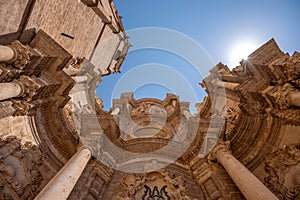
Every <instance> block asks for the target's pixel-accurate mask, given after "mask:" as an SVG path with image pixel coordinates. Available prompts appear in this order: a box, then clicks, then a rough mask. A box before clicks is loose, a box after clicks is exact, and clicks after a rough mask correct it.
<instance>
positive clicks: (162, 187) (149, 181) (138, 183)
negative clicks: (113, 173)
mask: <svg viewBox="0 0 300 200" xmlns="http://www.w3.org/2000/svg"><path fill="white" fill-rule="evenodd" d="M113 199H114V200H133V199H142V200H147V199H153V200H159V199H165V200H171V199H172V200H173V199H174V200H190V199H191V198H190V197H189V196H188V194H187V185H186V181H185V180H184V178H183V176H181V175H175V174H172V175H171V174H169V172H167V171H166V170H161V171H158V172H150V173H147V174H140V175H137V174H128V175H126V176H124V177H123V178H122V181H121V183H120V192H119V193H118V194H117V195H116V196H114V197H113Z"/></svg>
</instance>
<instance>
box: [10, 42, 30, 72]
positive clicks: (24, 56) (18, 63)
mask: <svg viewBox="0 0 300 200" xmlns="http://www.w3.org/2000/svg"><path fill="white" fill-rule="evenodd" d="M9 47H11V48H12V49H13V50H14V51H15V58H14V59H13V60H12V61H11V62H9V63H11V64H12V66H13V67H15V68H17V69H23V68H25V67H26V65H27V64H28V63H29V62H30V57H31V56H33V53H32V52H31V50H30V49H29V47H27V46H25V45H23V44H22V43H21V42H19V41H15V42H13V43H12V44H11V45H9Z"/></svg>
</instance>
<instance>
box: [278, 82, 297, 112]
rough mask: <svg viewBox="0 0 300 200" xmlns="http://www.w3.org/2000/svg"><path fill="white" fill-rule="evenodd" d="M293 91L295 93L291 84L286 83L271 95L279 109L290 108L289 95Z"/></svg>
mask: <svg viewBox="0 0 300 200" xmlns="http://www.w3.org/2000/svg"><path fill="white" fill-rule="evenodd" d="M293 91H295V88H294V87H293V86H292V85H291V84H289V83H286V84H285V85H283V86H282V87H280V88H279V90H277V91H276V92H275V93H274V94H273V96H274V98H275V102H276V104H277V105H278V107H279V109H283V110H284V109H287V108H289V107H290V106H291V105H290V100H289V95H290V93H291V92H293Z"/></svg>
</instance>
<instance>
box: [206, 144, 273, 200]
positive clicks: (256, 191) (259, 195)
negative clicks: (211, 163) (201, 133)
mask: <svg viewBox="0 0 300 200" xmlns="http://www.w3.org/2000/svg"><path fill="white" fill-rule="evenodd" d="M229 148H230V143H229V141H227V142H218V144H217V145H216V146H215V147H214V149H213V150H212V152H211V154H210V155H209V159H211V160H216V161H218V162H219V163H220V164H221V165H222V166H223V167H224V168H225V170H226V171H227V173H228V174H229V175H230V177H231V178H232V180H233V181H234V183H235V184H236V185H237V187H238V188H239V189H240V191H241V192H242V193H243V195H244V196H245V197H246V199H247V200H276V199H278V198H277V197H276V196H275V195H274V194H273V193H272V192H271V191H270V190H269V189H268V188H267V187H266V186H265V185H264V184H263V183H262V182H261V181H260V180H259V179H258V178H257V177H256V176H254V175H253V174H252V173H251V172H250V171H249V170H248V169H247V168H246V167H245V166H244V165H243V164H242V163H240V162H239V161H238V160H237V159H236V158H235V157H234V156H233V155H232V154H231V152H230V150H229Z"/></svg>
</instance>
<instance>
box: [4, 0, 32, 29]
mask: <svg viewBox="0 0 300 200" xmlns="http://www.w3.org/2000/svg"><path fill="white" fill-rule="evenodd" d="M28 1H29V0H9V1H7V0H0V35H3V34H8V33H12V32H16V31H17V30H18V27H19V24H20V22H21V20H22V15H23V12H24V10H25V8H26V5H27V2H28Z"/></svg>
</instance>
